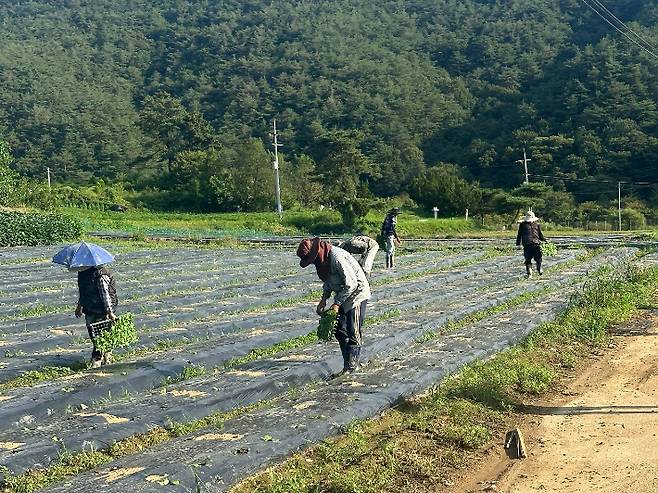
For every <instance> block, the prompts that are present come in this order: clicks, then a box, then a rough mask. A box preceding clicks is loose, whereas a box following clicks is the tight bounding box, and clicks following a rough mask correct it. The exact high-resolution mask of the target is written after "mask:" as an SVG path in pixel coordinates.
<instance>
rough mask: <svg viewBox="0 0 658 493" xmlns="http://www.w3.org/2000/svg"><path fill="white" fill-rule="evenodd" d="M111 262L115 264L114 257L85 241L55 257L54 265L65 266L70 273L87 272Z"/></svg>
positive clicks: (61, 251) (71, 246) (64, 249)
mask: <svg viewBox="0 0 658 493" xmlns="http://www.w3.org/2000/svg"><path fill="white" fill-rule="evenodd" d="M110 262H114V255H112V254H111V253H110V252H108V251H107V250H105V248H102V247H99V246H98V245H94V244H93V243H86V242H84V241H83V242H81V243H76V244H75V245H69V246H67V247H66V248H63V249H62V250H60V251H59V252H58V253H57V254H56V255H55V256H54V257H53V263H55V264H61V265H65V266H66V267H68V269H69V270H70V271H80V270H85V269H88V268H89V267H96V266H98V265H103V264H109V263H110Z"/></svg>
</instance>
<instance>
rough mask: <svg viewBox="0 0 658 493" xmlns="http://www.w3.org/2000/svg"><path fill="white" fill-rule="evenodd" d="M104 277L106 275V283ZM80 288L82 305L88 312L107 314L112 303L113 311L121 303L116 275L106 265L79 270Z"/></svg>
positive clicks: (83, 309)
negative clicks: (115, 279)
mask: <svg viewBox="0 0 658 493" xmlns="http://www.w3.org/2000/svg"><path fill="white" fill-rule="evenodd" d="M102 277H105V280H106V281H107V282H106V283H104V282H103V279H102ZM78 289H79V290H80V305H82V311H83V312H84V313H86V314H90V313H96V314H105V313H107V312H108V311H109V308H110V307H109V306H108V305H111V308H112V311H114V310H115V309H116V306H117V305H118V304H119V299H118V297H117V289H116V284H115V282H114V277H112V273H111V272H110V271H109V269H106V268H105V267H100V268H99V267H92V268H90V269H87V270H83V271H80V272H78Z"/></svg>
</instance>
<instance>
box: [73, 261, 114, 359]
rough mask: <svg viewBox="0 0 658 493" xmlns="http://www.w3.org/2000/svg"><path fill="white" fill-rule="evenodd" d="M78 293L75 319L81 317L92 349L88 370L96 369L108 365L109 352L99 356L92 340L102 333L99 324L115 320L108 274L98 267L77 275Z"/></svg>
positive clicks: (102, 267) (104, 269)
mask: <svg viewBox="0 0 658 493" xmlns="http://www.w3.org/2000/svg"><path fill="white" fill-rule="evenodd" d="M78 290H79V292H80V297H79V299H78V304H77V306H76V308H75V316H76V317H78V318H79V317H81V316H82V314H83V313H84V315H85V322H86V324H87V332H89V338H90V339H91V342H92V344H94V348H93V350H92V352H91V363H90V364H91V367H92V368H98V367H100V366H101V365H106V364H109V363H111V362H112V353H111V352H110V351H108V352H105V353H101V352H100V351H99V350H98V349H97V348H96V342H95V341H96V338H97V337H98V335H100V333H101V332H102V330H103V328H102V325H103V324H99V322H104V321H108V324H111V323H112V322H113V321H114V320H116V308H117V305H118V303H119V298H118V297H117V289H116V283H115V281H114V277H113V276H112V273H111V272H110V270H109V269H108V268H107V267H105V266H103V265H99V266H96V267H89V268H87V269H84V270H81V271H79V272H78Z"/></svg>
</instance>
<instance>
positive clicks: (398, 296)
mask: <svg viewBox="0 0 658 493" xmlns="http://www.w3.org/2000/svg"><path fill="white" fill-rule="evenodd" d="M632 254H633V252H632V251H630V250H619V251H613V252H606V253H604V254H602V255H599V256H598V257H595V258H594V259H590V260H589V261H588V262H586V263H582V262H581V263H578V262H576V263H569V262H568V260H569V259H573V257H574V255H573V253H571V254H568V255H566V256H564V257H563V258H562V259H558V260H557V261H556V262H555V264H560V263H562V264H563V265H564V267H570V268H563V269H562V270H560V269H559V268H555V267H554V270H553V274H552V275H551V276H549V277H548V278H545V279H543V280H541V281H540V282H533V283H528V282H527V281H525V280H523V279H522V278H521V277H520V276H519V275H518V274H517V272H518V269H517V268H515V267H514V264H516V263H518V259H516V258H513V257H501V258H497V259H490V260H486V261H483V262H481V263H480V264H474V265H465V266H464V267H463V268H461V269H455V271H453V272H451V271H449V272H443V273H442V274H441V273H435V274H431V273H430V274H428V275H425V276H423V275H420V276H418V277H416V276H415V275H414V276H411V277H408V278H406V279H405V278H404V276H398V279H397V283H398V284H395V283H390V284H386V283H384V284H382V285H381V286H379V287H378V288H376V289H375V292H376V293H377V295H378V296H381V297H380V298H377V299H376V300H374V301H373V311H372V312H371V315H370V316H371V317H372V319H373V321H374V322H375V323H373V324H371V325H370V326H369V327H368V328H367V335H368V346H367V350H368V352H367V353H366V355H365V359H366V360H368V359H372V358H374V361H377V360H379V359H381V358H384V359H386V358H391V357H393V355H395V354H397V353H399V352H401V351H402V352H403V351H404V350H405V348H406V347H408V346H409V345H413V344H414V343H415V341H417V340H431V339H432V337H431V336H430V335H431V334H434V333H436V330H437V329H440V328H441V327H445V326H446V324H448V326H450V324H449V322H450V321H451V320H452V321H454V320H455V319H458V318H464V317H466V318H467V319H468V318H469V317H471V318H472V317H473V316H474V315H475V314H477V313H486V312H483V311H485V310H492V309H495V307H501V306H503V307H504V306H506V303H507V304H513V302H514V300H518V299H520V298H521V299H526V297H527V298H532V296H533V295H532V293H530V295H528V293H529V292H531V291H534V292H535V296H536V295H540V294H541V293H544V292H547V291H551V290H554V289H556V288H558V287H559V288H560V289H561V290H562V292H563V293H568V291H569V289H570V288H569V287H568V286H569V284H570V283H572V282H574V281H576V282H579V281H581V280H582V279H584V278H585V276H584V274H585V273H586V272H587V271H588V270H590V269H593V268H596V266H599V265H605V264H611V263H615V262H618V261H620V260H621V259H623V258H626V257H629V256H630V255H632ZM396 301H397V302H398V303H397V304H396ZM380 305H381V306H385V307H386V311H383V312H382V311H381V307H380ZM396 307H397V308H396ZM301 309H304V310H306V311H307V312H308V311H311V310H312V306H310V305H306V306H301V307H300V310H301ZM377 310H379V311H377ZM395 310H397V313H396V312H395ZM300 315H301V312H300ZM307 316H308V315H307ZM378 316H379V317H380V320H377V317H378ZM309 321H310V322H312V320H309ZM265 328H266V330H267V329H268V328H269V325H265ZM299 328H300V329H302V330H308V329H311V328H312V325H310V326H307V327H306V328H304V326H303V324H302V325H300V326H299ZM262 335H263V334H258V336H257V337H256V338H255V339H256V340H257V339H258V337H261V336H262ZM224 342H225V341H224ZM310 342H312V341H309V343H310ZM256 347H258V346H256ZM189 349H191V348H189V347H188V348H185V349H183V350H182V351H179V349H177V350H176V351H173V352H172V354H169V352H164V353H163V354H160V355H159V357H156V358H151V359H150V361H149V359H148V358H147V359H145V360H141V361H140V360H135V361H134V362H132V363H131V365H133V366H130V367H128V366H126V367H124V368H121V367H110V369H112V368H113V369H114V370H116V371H117V372H115V373H111V371H112V370H110V371H108V372H105V371H103V372H96V373H94V374H91V375H89V374H85V375H86V377H87V378H84V379H82V380H81V377H80V376H79V375H74V377H75V378H70V379H67V380H65V381H61V380H57V381H54V382H52V383H47V384H41V385H38V386H36V387H34V388H30V389H16V391H14V392H13V393H9V394H5V396H6V397H9V399H6V405H7V406H6V407H7V410H6V411H5V412H4V415H3V416H0V419H1V420H2V421H3V422H6V423H8V424H9V423H12V425H11V426H10V428H13V431H12V430H11V429H9V430H7V433H6V434H4V433H3V435H2V436H0V443H2V442H4V443H6V444H12V445H11V448H12V450H7V453H6V454H5V455H6V456H5V457H2V456H0V460H3V459H4V460H3V463H4V462H7V463H8V464H11V466H10V467H11V469H12V470H14V471H15V472H19V471H21V470H23V469H25V468H28V467H34V466H35V465H37V464H41V465H42V466H43V465H46V464H50V463H52V461H53V460H54V459H55V458H56V457H57V454H58V451H59V450H61V448H62V447H65V448H66V449H67V450H82V449H84V448H85V447H93V448H95V449H98V448H101V449H102V448H106V447H107V446H108V444H110V443H112V442H114V441H117V440H119V441H121V440H123V439H125V438H127V437H130V436H131V435H134V434H135V433H143V432H145V431H147V430H152V429H154V428H153V427H154V426H155V427H157V426H161V427H162V426H164V427H166V426H167V423H174V422H175V423H178V424H179V425H177V426H178V427H174V428H173V429H177V430H180V429H181V426H183V425H180V423H186V425H185V426H192V428H194V427H195V426H201V425H203V424H204V420H207V419H208V415H211V416H213V415H216V414H217V413H220V414H221V413H225V412H229V413H230V412H232V411H233V410H235V409H236V408H242V407H244V406H250V405H256V404H257V403H262V402H264V401H268V400H271V399H275V398H277V396H279V395H280V394H281V393H283V392H285V391H286V390H288V389H290V388H297V387H300V386H303V385H308V384H311V383H312V382H317V381H318V380H322V379H325V378H327V377H328V376H329V375H330V374H331V373H332V372H333V371H336V370H337V369H338V367H339V365H340V361H339V358H338V356H337V351H336V348H335V347H333V345H321V346H317V345H313V346H309V345H308V344H306V345H302V346H301V347H299V348H298V349H295V350H292V352H288V353H284V354H282V355H275V356H272V357H269V358H267V357H266V358H262V359H260V360H257V361H252V362H246V363H244V364H242V365H240V366H239V367H235V368H231V369H229V370H228V371H226V370H222V366H221V362H222V358H224V363H225V362H226V359H225V358H226V356H227V353H230V349H229V350H228V351H227V349H226V347H225V345H224V344H219V345H217V344H210V345H208V346H206V348H205V349H204V348H203V347H202V346H199V347H195V348H194V349H195V351H193V352H189V351H188V350H189ZM245 349H246V348H244V347H243V348H241V349H240V350H239V351H238V353H240V352H242V353H244V350H245ZM176 353H179V354H178V355H177V354H176ZM181 353H182V354H181ZM198 354H201V355H203V356H202V358H207V359H205V360H203V359H202V358H201V359H196V360H195V358H196V357H197V355H198ZM213 354H215V356H214V357H215V358H217V357H218V358H217V359H214V360H213V356H212V355H213ZM181 355H182V356H184V357H185V358H187V357H190V359H189V360H185V359H183V358H180V356H181ZM208 355H211V356H210V357H209V358H208ZM166 356H173V359H171V361H172V362H174V364H178V365H179V366H178V367H177V368H178V370H180V373H178V375H180V377H181V378H185V379H187V381H186V382H183V383H181V384H178V385H173V386H172V385H171V384H168V382H167V381H166V379H165V380H160V381H159V384H160V385H162V384H163V383H164V384H165V385H164V386H161V387H160V389H158V390H157V391H156V392H147V393H144V392H143V391H144V390H145V389H146V388H145V387H142V388H141V389H137V390H138V391H140V393H139V395H123V396H122V395H121V392H118V393H117V392H116V390H115V391H114V392H112V394H111V395H112V399H107V400H105V401H103V402H90V401H89V396H90V395H93V394H94V392H93V391H94V389H95V388H97V387H98V388H102V389H104V390H106V389H107V388H108V385H107V382H108V381H113V382H114V384H115V385H120V382H121V381H122V380H123V381H124V382H125V381H127V382H131V381H132V382H138V381H142V380H146V379H147V377H146V376H145V375H140V374H139V373H135V372H140V371H146V372H148V371H151V377H153V376H154V375H157V373H153V372H152V369H153V368H158V367H166V366H167V364H168V361H167V358H166ZM147 361H148V364H146V363H147ZM185 361H187V366H186V364H185ZM198 361H205V362H207V363H211V364H212V363H218V362H219V363H220V365H217V366H207V365H203V366H204V368H203V370H201V365H199V364H198ZM229 361H230V360H229ZM190 363H192V364H193V366H190ZM149 367H150V368H149ZM186 368H187V372H186ZM124 372H125V373H126V374H125V375H122V373H124ZM201 373H205V374H204V375H201V376H198V375H200V374H201ZM195 374H196V378H194V377H195ZM134 375H136V376H137V378H133V376H134ZM72 377H73V376H72ZM92 379H93V380H92ZM140 379H141V380H140ZM171 380H175V378H171V379H170V382H171ZM80 382H81V384H80V386H79V387H78V383H80ZM111 388H113V389H114V387H111ZM125 388H126V387H125V386H124V389H125ZM149 388H150V387H149ZM118 390H120V389H118ZM128 391H130V389H128ZM65 403H66V406H67V407H64V410H65V411H69V412H68V414H67V415H65V417H66V419H64V420H62V419H61V417H58V415H59V414H60V413H61V411H58V409H59V410H61V409H62V408H63V406H64V405H65ZM35 404H36V405H35ZM42 408H43V409H50V410H51V411H49V412H41V411H39V409H42ZM30 411H32V412H30ZM195 422H196V423H197V424H196V425H195V424H194V423H195ZM190 423H192V425H190ZM199 423H200V424H199ZM182 429H186V428H185V427H184V426H183V428H182ZM53 437H56V440H54V441H53Z"/></svg>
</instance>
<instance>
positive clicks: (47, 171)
mask: <svg viewBox="0 0 658 493" xmlns="http://www.w3.org/2000/svg"><path fill="white" fill-rule="evenodd" d="M46 174H47V175H48V190H50V167H46Z"/></svg>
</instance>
